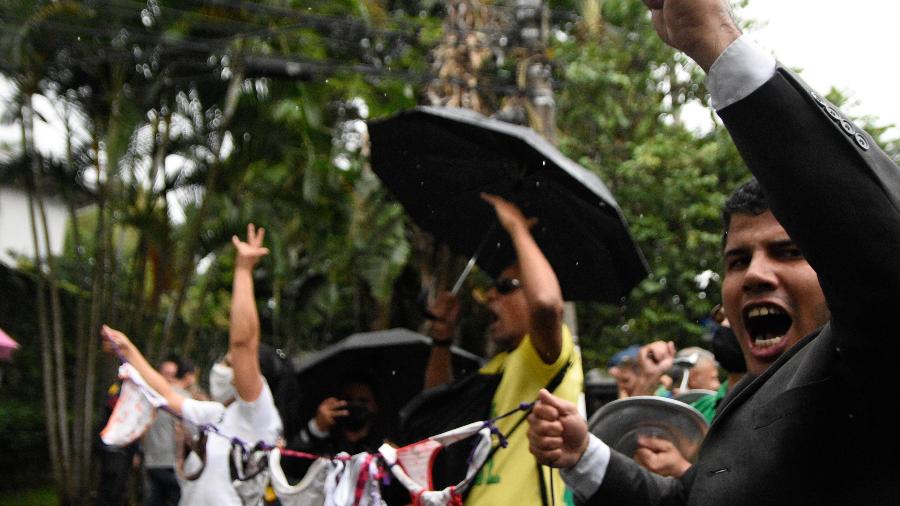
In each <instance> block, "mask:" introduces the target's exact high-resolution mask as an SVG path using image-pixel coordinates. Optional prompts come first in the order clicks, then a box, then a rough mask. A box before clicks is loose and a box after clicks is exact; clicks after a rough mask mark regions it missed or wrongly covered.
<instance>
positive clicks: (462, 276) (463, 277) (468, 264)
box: [450, 218, 500, 295]
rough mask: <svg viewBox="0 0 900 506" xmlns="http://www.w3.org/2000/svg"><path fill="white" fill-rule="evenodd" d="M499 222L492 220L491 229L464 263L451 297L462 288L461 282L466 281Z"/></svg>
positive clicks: (497, 219) (496, 219)
mask: <svg viewBox="0 0 900 506" xmlns="http://www.w3.org/2000/svg"><path fill="white" fill-rule="evenodd" d="M499 222H500V220H499V218H495V219H494V221H493V222H492V223H491V228H489V229H488V231H487V233H486V234H484V239H482V240H481V244H479V245H478V248H476V249H475V253H472V257H471V258H469V261H468V262H466V267H465V268H464V269H463V271H462V273H461V274H460V275H459V278H457V279H456V283H453V288H452V289H451V290H450V293H452V294H453V295H456V294H458V293H459V290H460V289H461V288H462V285H463V282H464V281H465V280H466V278H468V277H469V274H470V273H471V272H472V268H474V267H475V262H477V261H478V256H479V255H481V252H482V251H484V248H485V246H487V243H488V241H490V239H491V236H492V235H494V230H496V229H497V224H498V223H499Z"/></svg>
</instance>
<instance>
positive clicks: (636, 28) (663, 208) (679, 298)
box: [554, 0, 749, 367]
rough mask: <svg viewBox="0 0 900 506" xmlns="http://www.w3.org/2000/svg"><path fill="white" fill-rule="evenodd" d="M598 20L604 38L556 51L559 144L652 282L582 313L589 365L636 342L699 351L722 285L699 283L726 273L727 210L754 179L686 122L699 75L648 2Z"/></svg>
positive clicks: (717, 142)
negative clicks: (733, 194) (610, 204)
mask: <svg viewBox="0 0 900 506" xmlns="http://www.w3.org/2000/svg"><path fill="white" fill-rule="evenodd" d="M600 13H601V14H602V23H601V24H599V29H595V30H590V29H588V28H589V26H588V24H587V23H583V24H581V25H578V26H575V27H574V29H573V30H572V31H571V32H570V33H569V37H568V39H567V40H564V41H562V42H558V43H557V44H556V46H555V47H554V54H555V56H556V64H557V65H558V68H559V74H560V77H559V80H560V82H561V83H562V86H561V89H560V92H559V95H558V104H559V113H558V126H559V130H560V134H561V135H560V147H561V149H562V150H563V151H564V152H565V153H566V154H567V155H568V156H570V157H571V158H573V159H574V160H576V161H578V162H579V163H581V164H582V165H584V166H585V167H586V168H588V169H589V170H592V171H594V172H596V173H597V174H598V175H599V176H600V177H601V179H603V180H604V181H605V182H606V183H607V185H608V186H609V187H610V190H612V192H613V194H614V195H616V198H617V200H618V202H619V204H620V205H621V207H622V210H623V212H624V214H625V216H626V219H627V220H628V222H629V224H630V226H631V232H632V235H633V236H634V238H635V240H636V241H637V242H638V244H639V246H640V247H641V249H642V251H643V252H644V254H645V256H646V258H647V261H648V263H649V264H650V267H651V271H652V275H651V276H650V277H649V278H648V279H646V280H645V281H644V282H642V283H641V284H640V285H639V286H638V287H637V288H636V289H635V290H634V291H633V292H632V293H631V295H630V296H629V297H628V298H627V300H625V301H623V302H622V304H621V305H619V306H604V305H598V304H590V303H582V304H579V306H578V317H579V331H580V336H581V343H582V347H583V351H584V357H585V359H586V361H587V366H588V367H592V366H599V365H601V364H603V363H605V361H606V359H607V358H608V357H609V356H610V355H611V354H612V353H614V352H615V351H617V350H618V349H621V348H623V347H625V346H627V345H629V344H632V343H635V342H637V343H645V342H649V341H652V340H655V339H665V340H674V341H676V344H677V345H678V346H687V345H693V344H697V343H698V341H699V340H700V338H701V336H702V334H703V331H704V329H703V326H702V321H703V319H704V318H705V316H706V314H707V313H708V312H709V309H710V308H711V307H712V306H713V304H715V302H716V301H717V300H718V298H719V290H718V288H719V285H718V283H717V278H716V277H714V276H713V277H712V279H711V282H710V283H709V284H708V285H706V286H705V287H703V288H700V287H699V286H698V284H697V282H696V281H695V278H696V277H697V276H698V275H699V274H701V273H702V272H704V271H707V270H712V271H716V270H717V269H718V268H719V262H720V260H719V248H720V241H721V225H720V220H719V209H720V206H721V204H722V203H723V202H724V198H725V195H726V193H727V192H728V191H730V189H731V188H733V187H734V186H735V185H736V184H737V183H738V182H740V181H742V180H743V179H745V178H747V177H748V176H749V173H748V172H747V171H746V169H745V168H744V166H743V164H742V162H741V161H740V159H739V157H738V156H737V153H736V151H735V150H734V149H733V147H732V145H731V143H730V141H729V139H728V137H727V134H726V133H725V132H724V130H723V129H721V128H720V127H716V128H715V129H714V130H713V131H712V132H711V133H710V134H707V135H699V136H698V135H697V134H695V133H693V132H691V131H689V130H688V129H687V128H686V127H685V126H684V125H683V123H682V122H681V121H680V117H681V115H682V113H683V111H684V108H685V106H686V105H687V104H689V103H697V102H700V103H701V104H702V103H703V101H704V99H705V97H704V95H705V91H704V89H703V88H702V86H699V85H697V84H695V83H698V82H702V78H701V77H700V71H699V69H697V68H696V67H694V66H693V65H690V64H688V63H687V62H686V61H685V60H684V59H683V57H680V56H677V55H676V54H675V53H674V51H672V50H671V49H670V48H668V47H667V46H665V45H664V44H663V43H662V42H661V41H660V40H659V38H658V37H657V36H656V35H655V33H654V32H653V29H652V26H651V25H650V23H649V22H648V15H647V12H646V7H645V6H644V5H643V3H642V2H640V1H639V0H607V1H604V2H603V3H602V10H601V11H600ZM584 97H591V101H590V102H588V103H585V101H584Z"/></svg>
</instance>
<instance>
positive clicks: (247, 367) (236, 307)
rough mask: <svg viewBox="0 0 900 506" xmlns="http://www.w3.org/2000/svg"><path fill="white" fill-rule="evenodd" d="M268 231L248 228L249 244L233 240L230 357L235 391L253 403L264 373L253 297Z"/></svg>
mask: <svg viewBox="0 0 900 506" xmlns="http://www.w3.org/2000/svg"><path fill="white" fill-rule="evenodd" d="M265 235H266V231H265V230H264V229H262V228H260V229H259V230H256V228H255V227H254V226H253V224H252V223H250V224H248V225H247V241H246V242H244V241H241V240H240V239H238V237H237V236H234V237H232V239H231V241H232V242H233V243H234V247H235V250H236V256H235V260H234V284H233V287H232V293H231V321H230V329H229V334H228V353H229V354H230V356H231V367H232V368H233V369H234V389H235V391H236V392H237V395H238V396H239V397H240V398H241V399H243V400H245V401H247V402H253V401H255V400H256V399H257V398H258V397H259V394H260V392H262V385H263V383H262V373H261V372H260V368H259V314H258V313H257V311H256V298H255V297H254V295H253V268H254V267H255V266H256V263H257V262H258V261H259V259H260V258H262V257H264V256H265V255H267V254H268V253H269V250H268V249H267V248H264V247H263V238H264V237H265Z"/></svg>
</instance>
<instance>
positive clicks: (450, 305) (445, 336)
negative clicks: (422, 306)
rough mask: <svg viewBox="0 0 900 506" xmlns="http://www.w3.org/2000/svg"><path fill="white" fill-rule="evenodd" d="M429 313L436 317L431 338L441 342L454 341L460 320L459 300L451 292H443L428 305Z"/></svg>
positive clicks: (432, 324)
mask: <svg viewBox="0 0 900 506" xmlns="http://www.w3.org/2000/svg"><path fill="white" fill-rule="evenodd" d="M428 312H429V313H431V314H432V315H434V320H432V322H431V332H430V334H431V337H433V338H434V339H435V340H436V341H440V342H447V341H450V340H452V339H453V334H454V333H455V332H456V322H457V321H458V320H459V299H458V298H457V297H456V296H455V295H453V294H452V293H450V292H442V293H441V294H439V295H438V296H437V298H435V299H434V302H432V303H431V304H429V305H428Z"/></svg>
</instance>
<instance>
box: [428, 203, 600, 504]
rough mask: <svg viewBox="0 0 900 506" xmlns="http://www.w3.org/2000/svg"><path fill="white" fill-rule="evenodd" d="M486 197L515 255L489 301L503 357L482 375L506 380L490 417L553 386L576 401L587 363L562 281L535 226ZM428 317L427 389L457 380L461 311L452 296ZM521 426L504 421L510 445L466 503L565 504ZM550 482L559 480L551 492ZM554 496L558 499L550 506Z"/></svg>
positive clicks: (491, 329)
mask: <svg viewBox="0 0 900 506" xmlns="http://www.w3.org/2000/svg"><path fill="white" fill-rule="evenodd" d="M482 198H484V200H485V201H486V202H488V203H489V204H491V205H492V206H493V207H494V211H495V212H496V214H497V219H498V220H499V221H500V224H501V225H502V226H503V228H504V229H505V230H506V232H507V233H508V234H509V236H510V238H511V239H512V243H513V247H514V248H515V251H516V255H517V260H516V262H515V263H514V264H512V265H510V266H509V267H507V268H506V269H504V270H503V271H502V272H501V273H500V275H499V276H498V277H497V279H496V280H495V281H494V283H493V284H492V285H491V287H490V288H489V289H488V290H487V293H486V294H485V303H486V305H487V308H488V310H489V311H490V313H491V316H492V320H491V323H490V325H489V326H488V328H487V336H488V338H489V339H490V340H491V341H492V342H493V344H494V345H495V347H496V349H497V350H499V351H498V353H497V354H496V355H495V356H494V357H493V358H492V359H491V360H490V361H489V362H488V363H487V364H486V365H485V366H484V367H482V368H481V370H480V371H479V373H480V374H494V375H500V374H502V377H501V378H500V381H499V384H498V386H497V388H496V390H495V391H494V395H493V399H492V403H491V406H492V413H491V416H494V415H496V414H499V413H505V412H508V411H510V410H513V409H515V408H516V407H518V406H519V404H520V403H522V402H531V401H533V400H534V399H535V398H536V397H537V393H538V391H539V390H540V389H541V388H543V387H545V386H547V385H548V384H550V383H558V386H556V390H555V393H556V395H558V396H560V397H563V398H566V399H568V400H570V401H572V402H574V401H575V400H576V399H577V398H578V395H579V394H580V392H581V390H582V386H583V382H584V376H583V373H582V369H581V358H580V356H579V355H578V351H577V349H576V348H575V345H574V342H573V339H572V336H571V334H570V332H569V329H568V328H566V327H565V326H564V325H563V319H562V317H563V298H562V291H561V289H560V286H559V281H558V280H557V277H556V274H555V273H554V272H553V268H552V267H551V266H550V263H549V262H548V261H547V258H546V257H545V256H544V254H543V253H542V252H541V250H540V248H539V247H538V245H537V243H536V242H535V240H534V238H533V237H532V235H531V232H530V229H531V227H532V226H533V225H534V224H535V223H536V222H535V220H532V219H528V218H526V217H525V215H523V214H522V212H521V211H520V210H519V208H518V207H517V206H516V205H514V204H512V203H511V202H509V201H507V200H505V199H503V198H501V197H497V196H494V195H487V194H483V195H482ZM430 310H431V312H432V313H433V315H434V317H435V319H434V320H433V323H432V328H431V337H432V339H433V347H432V352H431V356H430V359H429V363H428V367H427V370H426V375H425V378H426V379H425V384H426V388H429V387H435V386H438V385H441V384H446V383H449V382H451V381H453V375H452V374H453V373H452V369H451V367H450V365H451V362H450V350H449V346H450V344H451V343H452V341H453V338H454V336H455V335H456V323H457V320H458V317H459V305H458V302H457V300H456V298H455V297H454V296H453V295H451V294H450V293H443V294H441V295H440V296H438V297H437V299H436V301H435V303H434V304H432V306H431V308H430ZM517 420H518V417H515V416H513V417H508V418H506V419H503V420H500V421H499V422H498V427H499V429H500V430H501V432H503V433H504V434H505V435H507V436H508V437H509V445H508V446H507V447H506V448H505V449H503V450H501V451H497V452H496V453H495V454H494V455H493V457H492V458H491V459H490V460H489V462H488V463H487V465H485V467H484V468H482V470H481V473H480V474H479V476H478V477H477V478H476V481H475V483H474V485H473V486H472V488H471V490H470V492H469V495H468V497H467V498H466V504H475V505H477V504H518V505H532V504H537V505H539V504H542V503H545V502H546V503H549V502H555V503H556V504H563V496H564V486H563V483H562V480H560V479H559V476H558V474H551V473H547V472H545V471H544V470H541V469H540V468H539V467H538V466H537V462H536V461H535V459H534V457H533V456H532V455H531V454H530V453H529V452H528V441H527V439H526V437H525V432H526V429H525V428H524V427H519V428H518V430H514V429H513V426H514V425H515V423H516V421H517ZM522 425H523V426H524V425H525V424H522ZM539 472H540V473H541V474H538V473H539ZM550 479H554V480H555V482H554V483H553V484H552V486H551V484H550V483H549V480H550ZM551 490H552V491H554V495H555V497H554V498H553V501H547V494H549V491H551Z"/></svg>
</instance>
